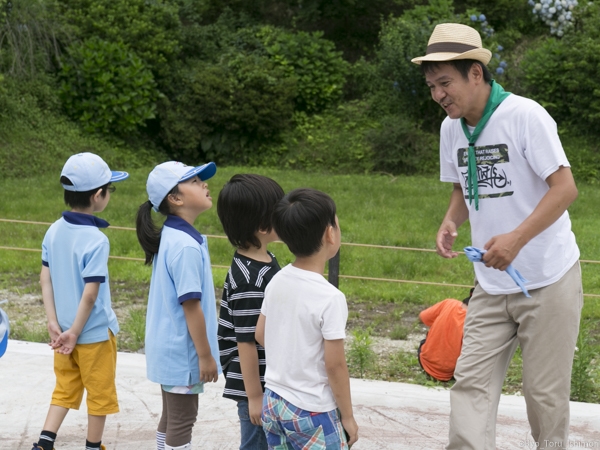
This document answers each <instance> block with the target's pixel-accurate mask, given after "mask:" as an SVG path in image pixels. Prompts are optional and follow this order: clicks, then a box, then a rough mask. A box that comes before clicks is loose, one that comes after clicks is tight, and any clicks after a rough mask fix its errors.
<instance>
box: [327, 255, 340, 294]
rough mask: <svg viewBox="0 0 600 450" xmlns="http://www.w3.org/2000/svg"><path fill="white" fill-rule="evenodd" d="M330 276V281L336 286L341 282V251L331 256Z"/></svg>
mask: <svg viewBox="0 0 600 450" xmlns="http://www.w3.org/2000/svg"><path fill="white" fill-rule="evenodd" d="M328 266H329V268H328V273H329V274H328V278H329V282H330V283H331V284H333V285H334V286H335V287H336V288H337V287H338V286H339V284H340V251H339V250H338V252H337V253H336V254H335V256H334V257H333V258H331V259H330V260H329V262H328Z"/></svg>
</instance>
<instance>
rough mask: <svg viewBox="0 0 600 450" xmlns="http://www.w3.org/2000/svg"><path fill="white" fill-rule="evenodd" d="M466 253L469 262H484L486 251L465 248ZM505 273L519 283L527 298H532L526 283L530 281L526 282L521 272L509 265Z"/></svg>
mask: <svg viewBox="0 0 600 450" xmlns="http://www.w3.org/2000/svg"><path fill="white" fill-rule="evenodd" d="M464 251H465V255H467V258H469V261H471V262H483V254H484V253H485V252H486V250H481V249H480V248H477V247H465V248H464ZM505 272H506V273H507V274H509V275H510V277H511V278H512V279H513V280H515V283H517V286H519V287H520V288H521V290H522V291H523V293H524V294H525V296H526V297H531V295H529V292H527V288H526V287H525V283H527V282H528V280H526V279H525V277H523V275H521V274H520V273H519V271H518V270H517V269H515V268H514V267H513V266H512V264H509V266H508V267H507V268H506V271H505Z"/></svg>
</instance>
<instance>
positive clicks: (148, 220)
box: [135, 185, 179, 266]
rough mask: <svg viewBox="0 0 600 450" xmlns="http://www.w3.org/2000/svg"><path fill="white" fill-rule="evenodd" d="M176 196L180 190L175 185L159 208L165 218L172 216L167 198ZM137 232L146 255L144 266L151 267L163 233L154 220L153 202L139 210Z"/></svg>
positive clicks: (148, 202)
mask: <svg viewBox="0 0 600 450" xmlns="http://www.w3.org/2000/svg"><path fill="white" fill-rule="evenodd" d="M176 194H179V188H178V186H177V185H175V187H174V188H173V189H171V190H170V191H169V193H168V194H167V195H166V196H165V198H164V199H163V201H162V202H161V204H160V206H159V207H158V212H159V213H161V214H162V215H163V216H166V215H168V214H171V209H170V206H169V200H168V199H167V197H169V195H176ZM135 231H136V233H137V238H138V242H139V243H140V245H141V246H142V250H144V254H145V255H146V260H145V261H144V264H145V265H147V266H149V265H150V264H152V261H154V255H156V254H157V253H158V248H159V247H160V236H161V233H162V227H161V228H158V227H157V226H156V224H155V223H154V221H153V220H152V202H151V201H150V200H148V201H147V202H144V203H142V204H141V205H140V207H139V209H138V212H137V215H136V216H135Z"/></svg>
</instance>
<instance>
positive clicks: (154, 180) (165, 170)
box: [146, 161, 217, 211]
mask: <svg viewBox="0 0 600 450" xmlns="http://www.w3.org/2000/svg"><path fill="white" fill-rule="evenodd" d="M216 172H217V166H216V165H215V163H214V162H209V163H206V164H204V165H202V166H196V167H193V166H186V165H185V164H183V163H180V162H177V161H167V162H164V163H162V164H159V165H158V166H156V167H155V168H154V169H152V172H150V175H148V181H147V182H146V191H147V192H148V199H149V200H150V202H151V203H152V209H154V211H158V207H159V206H160V204H161V203H162V201H163V200H164V199H165V197H166V196H167V195H168V194H169V192H171V189H173V188H174V187H175V186H177V185H178V184H179V183H181V182H182V181H185V180H189V179H190V178H193V177H195V176H198V177H200V179H201V180H202V181H205V180H208V179H209V178H212V177H213V176H214V174H215V173H216Z"/></svg>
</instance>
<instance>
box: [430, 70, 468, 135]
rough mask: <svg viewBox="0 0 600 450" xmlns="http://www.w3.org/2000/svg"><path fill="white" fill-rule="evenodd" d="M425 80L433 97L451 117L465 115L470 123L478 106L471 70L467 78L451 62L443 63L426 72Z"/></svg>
mask: <svg viewBox="0 0 600 450" xmlns="http://www.w3.org/2000/svg"><path fill="white" fill-rule="evenodd" d="M425 82H426V83H427V86H429V89H430V90H431V98H433V100H435V101H436V102H437V103H439V105H440V106H441V107H442V108H443V109H444V111H446V114H448V116H449V117H450V118H451V119H459V118H461V117H465V119H466V120H467V122H468V123H469V125H473V124H472V123H471V121H469V116H471V115H473V112H474V109H475V107H476V100H475V95H474V93H475V89H474V88H475V83H474V82H473V76H472V74H471V72H469V79H468V80H466V79H465V78H464V77H463V76H462V75H461V73H460V72H459V71H458V70H456V69H455V68H454V67H453V66H451V65H449V64H441V65H440V66H439V67H438V68H437V69H436V70H435V71H434V72H428V73H426V74H425Z"/></svg>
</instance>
